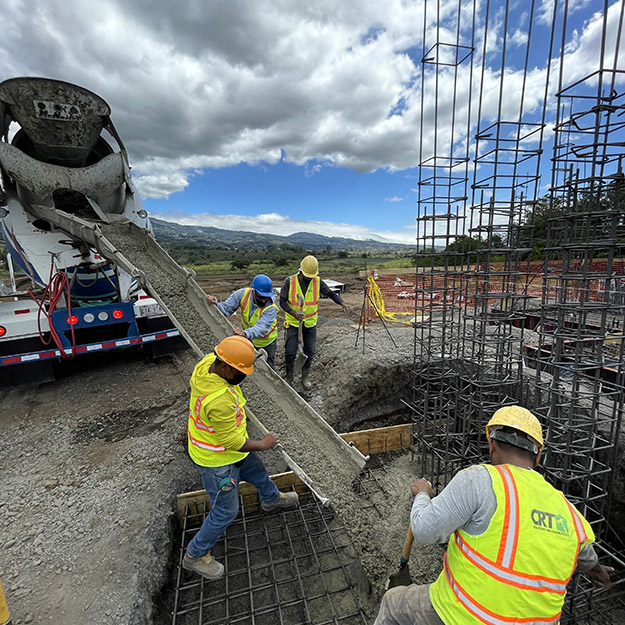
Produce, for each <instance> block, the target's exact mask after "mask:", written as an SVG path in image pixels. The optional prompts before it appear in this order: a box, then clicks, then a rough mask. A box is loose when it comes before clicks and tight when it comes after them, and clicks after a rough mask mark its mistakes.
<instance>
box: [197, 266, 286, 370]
mask: <svg viewBox="0 0 625 625" xmlns="http://www.w3.org/2000/svg"><path fill="white" fill-rule="evenodd" d="M206 301H207V302H208V303H209V304H211V305H215V306H217V308H219V310H220V312H221V313H222V314H223V315H224V316H225V317H230V315H234V313H235V312H236V311H237V309H238V308H239V307H240V308H241V328H238V327H236V326H235V328H234V333H235V334H236V335H238V336H244V337H245V338H246V339H249V340H250V341H252V343H253V344H254V347H256V348H257V349H261V348H262V349H264V350H265V352H267V364H268V365H269V366H270V367H271V368H272V369H275V368H276V367H275V357H276V345H277V343H276V339H277V338H278V307H277V306H276V305H275V304H274V301H273V285H272V283H271V278H270V277H269V276H266V275H265V274H262V273H261V274H259V275H257V276H256V277H255V278H254V279H253V280H252V283H251V284H250V286H248V287H246V288H243V289H237V290H236V291H234V293H232V294H231V295H230V297H228V299H227V300H226V301H224V302H218V301H217V298H216V297H215V296H214V295H207V296H206Z"/></svg>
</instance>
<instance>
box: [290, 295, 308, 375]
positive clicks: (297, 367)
mask: <svg viewBox="0 0 625 625" xmlns="http://www.w3.org/2000/svg"><path fill="white" fill-rule="evenodd" d="M297 303H298V304H299V305H300V310H301V309H302V308H303V307H304V298H303V297H302V296H301V295H298V296H297ZM303 325H304V321H303V320H302V321H300V322H299V328H298V329H297V355H296V356H295V364H294V365H293V373H294V374H295V375H299V374H300V373H301V372H302V368H303V367H304V365H305V364H306V361H307V360H308V356H306V354H305V353H304V347H303V344H302V326H303Z"/></svg>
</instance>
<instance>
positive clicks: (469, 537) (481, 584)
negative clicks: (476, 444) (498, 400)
mask: <svg viewBox="0 0 625 625" xmlns="http://www.w3.org/2000/svg"><path fill="white" fill-rule="evenodd" d="M486 436H487V439H488V449H489V454H490V459H491V463H490V464H480V465H473V466H470V467H468V468H466V469H463V470H462V471H459V472H458V473H457V474H456V475H455V476H454V477H453V478H452V480H451V481H450V482H449V484H448V485H447V486H446V487H445V488H444V489H443V490H442V491H441V492H440V494H439V495H438V496H434V490H433V488H432V486H431V484H430V483H429V482H428V481H427V480H426V479H424V478H420V479H417V480H415V481H414V483H413V484H412V486H411V492H412V494H413V496H414V501H413V504H412V512H411V517H410V528H411V530H412V534H413V536H414V542H415V543H417V544H420V545H425V544H432V543H444V542H446V541H447V540H449V544H448V546H447V553H446V554H445V557H444V559H443V571H442V572H441V574H440V575H439V577H438V579H437V580H436V581H435V582H434V583H432V584H425V585H416V584H411V585H409V586H397V587H396V588H392V589H391V590H389V591H387V592H386V594H385V595H384V597H383V598H382V604H381V606H380V611H379V614H378V617H377V619H376V620H375V625H404V624H406V625H408V624H410V625H413V624H415V623H427V624H428V625H441V624H443V625H455V624H456V623H463V624H465V623H466V624H467V625H472V624H474V625H484V624H486V625H491V624H492V625H500V624H503V623H527V624H528V625H529V624H530V623H541V624H543V625H547V624H549V623H552V624H553V625H556V624H557V623H559V622H560V613H561V611H562V606H563V604H564V598H565V595H566V586H567V583H568V582H569V580H570V579H571V576H572V574H573V572H574V571H575V570H576V568H577V570H580V571H584V572H586V573H587V574H588V575H589V577H590V578H591V579H592V581H593V582H594V583H595V584H596V585H598V586H609V585H610V575H609V574H610V572H611V571H612V570H613V569H612V568H611V567H606V566H603V565H602V564H599V563H598V561H597V554H596V553H595V550H594V548H593V546H592V543H593V542H594V540H595V536H594V534H593V531H592V528H591V527H590V525H589V523H588V521H586V519H585V518H584V517H583V516H582V515H581V514H580V513H579V512H578V511H577V510H576V509H575V507H574V506H573V505H572V504H571V503H570V502H569V501H568V500H567V499H566V498H565V497H564V495H563V494H562V493H561V492H560V491H558V490H556V489H555V488H554V487H553V486H551V485H550V484H549V483H548V482H547V481H545V479H544V478H543V477H542V476H541V475H540V474H539V473H537V472H536V471H534V469H535V468H536V467H537V466H538V464H539V462H540V457H541V453H542V450H543V448H544V441H543V434H542V428H541V426H540V423H539V421H538V419H537V418H536V417H535V416H534V415H533V414H532V413H531V412H530V411H529V410H527V409H526V408H523V407H521V406H505V407H503V408H500V409H499V410H497V411H496V412H495V413H494V414H493V416H492V418H491V419H490V421H489V422H488V425H487V426H486Z"/></svg>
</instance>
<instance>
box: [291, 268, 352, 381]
mask: <svg viewBox="0 0 625 625" xmlns="http://www.w3.org/2000/svg"><path fill="white" fill-rule="evenodd" d="M321 295H323V296H324V297H329V298H330V299H331V300H332V301H333V302H335V303H336V304H338V305H339V306H341V308H342V309H343V310H344V311H345V313H347V314H349V311H350V309H349V306H348V305H347V304H346V303H345V302H344V301H343V300H342V299H341V297H340V296H339V295H338V294H337V293H334V291H331V290H330V287H329V286H328V285H327V284H326V283H325V282H324V281H323V280H322V279H321V278H320V277H319V263H318V261H317V259H316V258H315V257H314V256H306V258H303V259H302V262H301V263H300V267H299V272H298V273H296V274H295V275H293V276H289V277H288V278H286V279H285V281H284V283H283V284H282V289H281V290H280V308H282V310H284V313H285V314H284V317H285V322H284V325H285V327H286V332H285V340H284V364H285V367H286V381H287V382H288V383H289V384H292V383H293V370H294V366H295V358H296V356H297V346H298V343H299V339H298V334H299V332H300V327H299V326H300V323H301V324H302V328H301V334H302V341H303V343H304V354H306V356H307V359H306V362H305V364H304V366H303V368H302V386H303V387H304V388H305V389H306V390H307V391H308V390H310V389H311V388H312V382H311V381H310V366H311V364H312V359H313V356H314V355H315V343H316V341H317V309H318V308H319V297H320V296H321Z"/></svg>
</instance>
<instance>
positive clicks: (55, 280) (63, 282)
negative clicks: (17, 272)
mask: <svg viewBox="0 0 625 625" xmlns="http://www.w3.org/2000/svg"><path fill="white" fill-rule="evenodd" d="M65 291H67V294H66V300H67V317H68V318H69V317H71V316H72V299H71V296H70V295H71V290H70V283H69V278H68V277H67V273H65V272H64V271H57V272H56V273H55V272H54V256H53V257H52V262H51V263H50V276H49V277H48V284H47V286H46V288H45V289H44V292H43V295H42V296H41V300H38V299H37V297H36V296H35V295H33V293H32V291H31V290H30V289H28V294H29V295H30V296H31V297H32V298H33V300H34V301H35V302H36V304H37V309H38V314H37V329H38V330H39V338H40V339H41V342H42V343H43V344H44V345H50V343H51V342H52V341H54V344H55V345H56V347H57V349H58V350H59V352H60V354H61V358H66V359H68V360H69V359H72V358H73V357H74V347H75V346H76V338H75V336H74V325H73V324H71V323H70V324H69V327H70V332H71V343H72V351H71V353H69V354H68V353H67V352H66V351H65V349H64V348H63V343H62V342H61V337H60V336H59V334H58V332H57V331H56V329H55V327H54V324H53V323H52V313H53V312H54V311H55V310H56V307H57V304H58V303H59V301H60V300H61V298H62V297H63V294H64V292H65ZM46 300H48V309H47V310H46V308H45V301H46ZM42 315H43V316H44V317H45V318H46V319H47V320H48V326H49V327H50V338H49V339H47V340H46V339H45V337H44V335H43V331H42V330H41V317H42Z"/></svg>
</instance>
